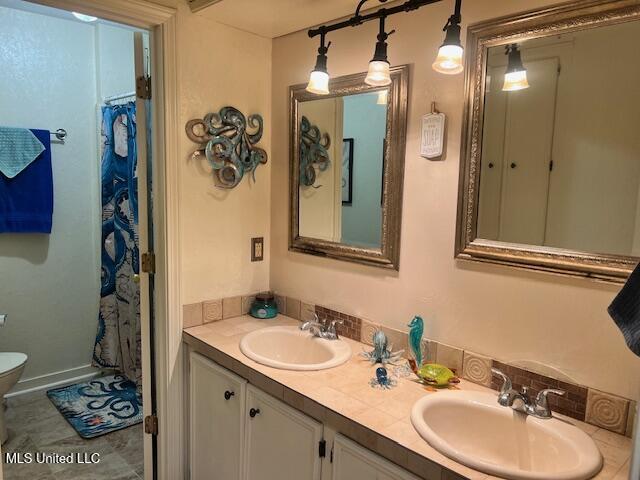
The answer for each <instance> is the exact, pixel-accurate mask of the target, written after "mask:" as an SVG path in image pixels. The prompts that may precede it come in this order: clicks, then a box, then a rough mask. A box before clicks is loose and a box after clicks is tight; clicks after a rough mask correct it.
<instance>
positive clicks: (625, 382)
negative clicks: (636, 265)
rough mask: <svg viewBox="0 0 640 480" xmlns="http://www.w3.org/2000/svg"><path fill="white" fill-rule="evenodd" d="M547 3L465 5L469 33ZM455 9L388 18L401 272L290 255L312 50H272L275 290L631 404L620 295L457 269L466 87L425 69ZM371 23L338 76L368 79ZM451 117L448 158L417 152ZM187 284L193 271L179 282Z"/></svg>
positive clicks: (287, 46)
mask: <svg viewBox="0 0 640 480" xmlns="http://www.w3.org/2000/svg"><path fill="white" fill-rule="evenodd" d="M549 3H553V2H546V1H542V0H537V1H533V0H530V1H529V0H528V1H524V0H521V1H518V2H504V1H499V0H476V1H471V2H465V5H464V8H463V16H464V22H465V25H463V27H465V28H466V25H467V24H468V23H474V22H478V21H481V20H484V19H488V18H492V17H496V16H501V15H505V14H509V13H513V12H515V11H519V10H522V9H525V8H535V7H538V6H542V5H546V4H549ZM452 7H453V2H452V1H445V2H442V4H435V5H432V6H429V7H425V8H423V9H421V10H419V11H417V12H414V13H411V14H407V15H398V16H396V17H394V18H393V21H392V25H391V26H392V27H393V28H396V29H397V30H398V32H397V33H396V34H395V35H394V36H393V37H392V38H391V39H390V46H389V54H390V59H391V61H392V63H393V64H396V65H397V64H403V63H410V64H413V65H412V75H411V87H410V105H409V125H408V135H407V156H406V172H405V184H404V212H403V228H402V248H401V252H402V255H401V263H400V272H399V273H393V272H388V271H384V270H379V269H375V268H371V267H364V266H358V265H352V264H349V263H344V262H338V261H334V260H328V259H322V258H317V257H312V256H309V255H302V254H297V253H291V252H288V251H287V232H288V228H287V222H288V216H287V211H288V171H289V170H288V161H289V153H288V125H289V119H288V95H287V93H288V92H287V88H288V86H289V85H292V84H297V83H301V82H304V81H306V79H307V76H308V72H309V70H310V69H311V68H312V66H313V62H314V59H315V49H316V48H317V44H316V43H317V42H316V41H315V40H310V39H308V38H307V36H306V33H305V32H300V33H297V34H293V35H289V36H286V37H282V38H279V39H276V40H275V41H274V43H273V97H272V101H273V117H272V118H273V121H272V124H273V128H274V131H273V155H272V162H273V168H272V170H271V172H272V189H271V194H272V204H271V241H272V245H271V258H272V262H271V288H273V289H275V290H276V291H280V292H284V293H286V294H289V295H292V296H295V297H298V298H302V299H305V300H307V301H310V302H317V303H321V304H323V305H326V306H328V307H333V308H336V309H338V310H343V311H345V312H350V313H353V314H356V315H359V316H362V317H364V318H368V319H371V320H374V321H378V322H382V323H385V324H387V325H389V326H392V327H402V328H406V327H405V325H406V324H407V323H408V322H409V320H410V319H411V318H412V316H413V315H415V314H420V315H423V317H424V318H425V321H426V332H425V333H426V335H428V336H429V337H432V338H435V339H437V340H440V341H442V342H445V343H451V344H454V345H457V346H460V347H464V348H467V349H470V350H474V351H476V352H479V353H486V354H491V355H494V356H496V357H499V358H501V359H503V360H522V359H527V360H534V361H539V362H542V363H545V364H547V365H550V366H552V367H555V368H558V369H561V370H562V371H564V372H565V373H566V374H568V375H570V376H571V377H573V378H574V379H575V380H576V381H578V382H582V383H585V384H588V385H590V386H593V387H596V388H600V389H603V390H605V391H610V392H615V393H618V394H620V395H623V396H627V397H632V398H638V397H639V390H640V378H638V376H637V375H634V374H632V372H637V371H638V368H639V367H640V360H639V359H638V358H637V357H635V356H634V355H633V354H632V353H631V352H630V351H629V350H628V349H627V348H626V347H625V345H624V342H623V339H622V336H621V334H620V333H619V331H618V330H617V329H616V327H615V325H614V324H613V322H612V321H611V320H610V319H609V317H608V315H607V313H606V307H607V305H608V304H609V302H610V301H611V300H612V298H613V296H614V295H615V292H616V291H617V290H618V287H615V286H610V285H603V284H598V283H594V282H589V281H583V280H574V279H568V278H563V277H554V276H550V275H546V274H539V273H528V272H521V271H517V270H513V269H508V268H504V267H499V266H489V265H474V264H468V263H461V262H456V261H455V260H454V259H453V246H454V232H455V222H456V202H457V191H458V168H459V156H458V152H459V149H460V130H461V116H462V109H463V97H462V95H463V77H462V76H455V77H448V76H443V75H439V74H437V73H435V72H434V71H433V70H432V69H431V63H432V61H433V58H432V57H433V56H434V55H435V52H436V50H437V47H438V45H439V44H440V43H441V42H442V32H441V28H442V24H443V23H444V22H445V21H446V19H447V17H448V16H449V15H450V14H451V10H452ZM376 28H377V25H375V23H369V24H366V25H364V26H361V27H359V28H357V29H347V30H344V31H342V32H338V33H335V34H332V35H331V36H330V39H331V40H332V41H333V48H332V49H331V52H330V56H329V69H330V71H331V73H332V74H333V75H334V76H339V75H345V74H349V73H354V72H355V71H356V70H360V71H363V70H365V69H366V67H367V62H368V61H369V59H370V58H371V56H372V54H373V47H374V39H375V35H376V33H377V32H376ZM433 100H435V101H437V102H438V108H439V109H440V110H441V111H443V112H445V113H446V114H447V115H448V140H447V142H448V144H447V152H448V154H447V158H446V160H445V161H443V162H429V161H427V160H425V159H423V158H421V157H420V156H419V154H418V152H419V120H420V117H421V115H423V114H424V113H427V112H428V111H429V105H430V103H431V101H433ZM186 273H187V274H188V273H189V272H186Z"/></svg>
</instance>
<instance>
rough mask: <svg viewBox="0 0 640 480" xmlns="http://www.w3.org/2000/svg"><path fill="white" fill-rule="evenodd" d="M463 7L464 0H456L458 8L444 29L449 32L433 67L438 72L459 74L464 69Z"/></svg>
mask: <svg viewBox="0 0 640 480" xmlns="http://www.w3.org/2000/svg"><path fill="white" fill-rule="evenodd" d="M461 7H462V0H456V9H455V11H454V13H453V15H451V16H450V17H449V20H447V23H446V25H445V26H444V28H443V29H442V30H443V31H445V32H447V33H446V35H445V37H444V42H443V43H442V45H441V46H440V49H439V50H438V57H437V58H436V60H435V62H433V69H434V70H435V71H436V72H438V73H444V74H446V75H457V74H458V73H461V72H462V71H463V70H464V65H463V63H462V55H463V54H464V49H463V48H462V42H461V40H460V30H461V29H460V22H462V15H461V14H460V9H461Z"/></svg>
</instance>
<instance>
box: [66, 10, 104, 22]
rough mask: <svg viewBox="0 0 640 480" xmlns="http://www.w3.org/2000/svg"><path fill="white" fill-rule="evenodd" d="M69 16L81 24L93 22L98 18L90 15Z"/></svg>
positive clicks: (77, 14) (74, 13)
mask: <svg viewBox="0 0 640 480" xmlns="http://www.w3.org/2000/svg"><path fill="white" fill-rule="evenodd" d="M71 14H72V15H73V16H74V17H76V18H77V19H78V20H82V21H83V22H95V21H96V20H98V17H92V16H91V15H85V14H84V13H78V12H71Z"/></svg>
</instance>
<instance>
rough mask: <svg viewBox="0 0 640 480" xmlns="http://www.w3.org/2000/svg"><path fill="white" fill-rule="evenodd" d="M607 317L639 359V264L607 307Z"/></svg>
mask: <svg viewBox="0 0 640 480" xmlns="http://www.w3.org/2000/svg"><path fill="white" fill-rule="evenodd" d="M609 315H611V318H613V320H614V322H616V325H618V328H619V329H620V330H621V331H622V335H624V339H625V341H626V342H627V345H628V346H629V348H630V349H631V351H632V352H633V353H635V354H636V355H638V356H639V357H640V264H638V265H637V266H636V268H635V269H634V270H633V272H632V273H631V275H630V276H629V279H628V280H627V283H625V284H624V287H622V290H620V293H618V295H617V296H616V298H614V299H613V302H612V303H611V305H609Z"/></svg>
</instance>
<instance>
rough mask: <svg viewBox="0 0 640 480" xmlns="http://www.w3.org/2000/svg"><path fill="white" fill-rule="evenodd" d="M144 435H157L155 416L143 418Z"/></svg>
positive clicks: (156, 419)
mask: <svg viewBox="0 0 640 480" xmlns="http://www.w3.org/2000/svg"><path fill="white" fill-rule="evenodd" d="M144 433H148V434H149V435H158V417H157V416H156V415H155V414H153V415H147V416H146V417H144Z"/></svg>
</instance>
